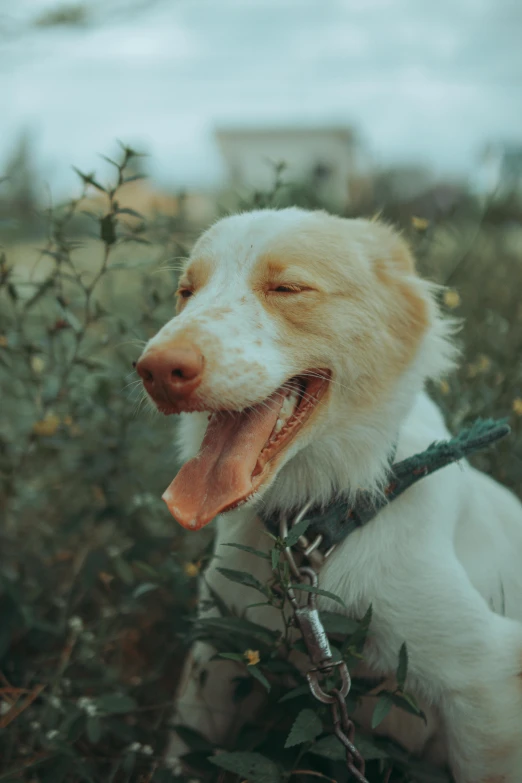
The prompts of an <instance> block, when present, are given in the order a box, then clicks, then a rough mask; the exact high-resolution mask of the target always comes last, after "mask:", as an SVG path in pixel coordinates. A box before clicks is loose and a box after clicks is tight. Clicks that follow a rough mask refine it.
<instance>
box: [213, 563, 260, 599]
mask: <svg viewBox="0 0 522 783" xmlns="http://www.w3.org/2000/svg"><path fill="white" fill-rule="evenodd" d="M216 571H219V573H220V574H221V575H222V576H224V577H225V579H230V581H231V582H237V583H238V584H240V585H245V587H252V588H254V590H258V591H259V592H260V593H263V595H268V588H267V587H266V586H265V585H263V584H261V582H260V581H259V579H256V577H255V576H253V575H252V574H249V573H248V571H235V570H234V569H232V568H216Z"/></svg>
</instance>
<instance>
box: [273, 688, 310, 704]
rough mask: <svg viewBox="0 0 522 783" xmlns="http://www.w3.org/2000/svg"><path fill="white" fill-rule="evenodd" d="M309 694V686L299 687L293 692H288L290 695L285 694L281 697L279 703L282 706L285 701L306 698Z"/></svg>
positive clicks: (293, 689)
mask: <svg viewBox="0 0 522 783" xmlns="http://www.w3.org/2000/svg"><path fill="white" fill-rule="evenodd" d="M308 693H310V688H309V686H308V685H298V686H297V688H292V690H291V691H288V693H285V695H284V696H281V698H280V699H279V702H278V703H279V704H281V703H282V702H283V701H290V699H297V697H298V696H306V694H308Z"/></svg>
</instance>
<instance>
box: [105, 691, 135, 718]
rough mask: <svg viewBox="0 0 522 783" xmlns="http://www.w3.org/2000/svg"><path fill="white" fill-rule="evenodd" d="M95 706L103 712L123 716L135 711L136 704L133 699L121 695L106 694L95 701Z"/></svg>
mask: <svg viewBox="0 0 522 783" xmlns="http://www.w3.org/2000/svg"><path fill="white" fill-rule="evenodd" d="M96 706H97V707H99V708H100V709H101V710H103V711H104V712H110V713H112V714H122V715H124V714H125V713H127V712H132V711H133V710H135V709H136V707H137V704H136V702H135V700H134V699H133V698H131V697H130V696H126V695H125V694H123V693H107V694H105V695H104V696H99V697H98V698H97V699H96Z"/></svg>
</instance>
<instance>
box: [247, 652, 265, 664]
mask: <svg viewBox="0 0 522 783" xmlns="http://www.w3.org/2000/svg"><path fill="white" fill-rule="evenodd" d="M243 657H244V659H245V660H246V662H247V666H255V665H256V663H259V661H260V660H261V659H260V658H259V650H245V652H244V653H243Z"/></svg>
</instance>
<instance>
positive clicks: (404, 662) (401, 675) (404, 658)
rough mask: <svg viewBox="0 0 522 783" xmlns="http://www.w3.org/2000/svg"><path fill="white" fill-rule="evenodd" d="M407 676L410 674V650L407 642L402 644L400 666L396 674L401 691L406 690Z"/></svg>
mask: <svg viewBox="0 0 522 783" xmlns="http://www.w3.org/2000/svg"><path fill="white" fill-rule="evenodd" d="M407 674H408V650H407V648H406V642H403V643H402V644H401V649H400V650H399V665H398V667H397V674H396V677H397V684H398V686H399V688H400V690H401V691H403V690H404V685H405V683H406V675H407Z"/></svg>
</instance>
